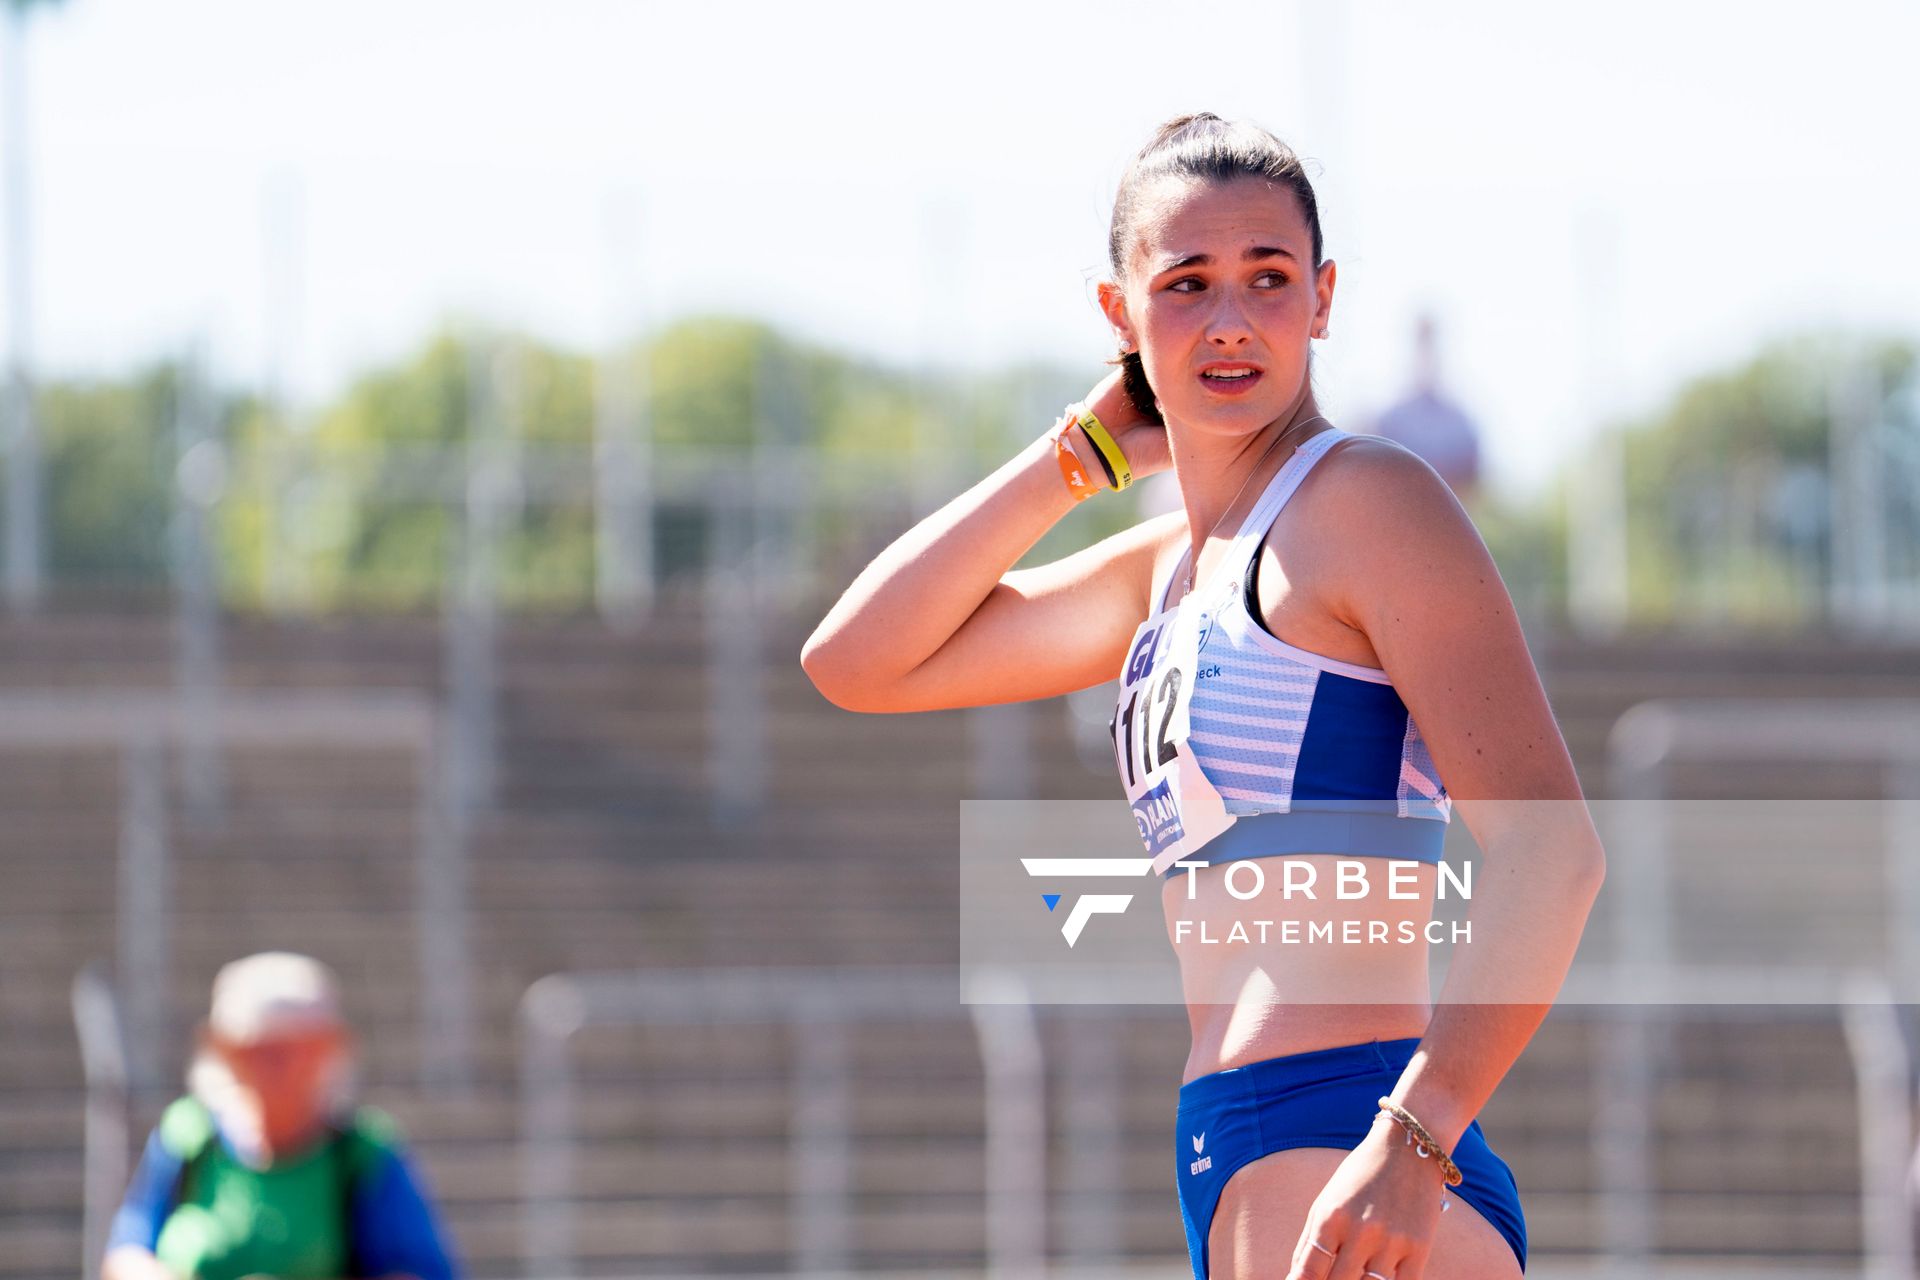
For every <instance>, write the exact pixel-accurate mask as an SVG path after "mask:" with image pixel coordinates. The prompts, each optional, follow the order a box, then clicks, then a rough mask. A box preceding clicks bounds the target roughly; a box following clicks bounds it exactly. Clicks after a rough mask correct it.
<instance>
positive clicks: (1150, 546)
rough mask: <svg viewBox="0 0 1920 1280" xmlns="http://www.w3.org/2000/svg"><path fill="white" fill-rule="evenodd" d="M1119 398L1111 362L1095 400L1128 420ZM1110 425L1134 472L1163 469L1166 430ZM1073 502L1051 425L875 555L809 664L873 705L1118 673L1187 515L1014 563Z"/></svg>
mask: <svg viewBox="0 0 1920 1280" xmlns="http://www.w3.org/2000/svg"><path fill="white" fill-rule="evenodd" d="M1103 393H1108V394H1103ZM1120 395H1121V393H1120V391H1119V373H1118V371H1116V372H1115V373H1114V374H1113V375H1112V376H1111V377H1109V378H1108V379H1107V380H1106V381H1105V382H1103V383H1102V384H1101V390H1100V391H1096V393H1095V396H1094V398H1093V406H1094V410H1095V412H1096V413H1099V414H1100V417H1101V420H1102V421H1103V422H1106V423H1108V424H1109V426H1110V427H1112V426H1113V424H1114V423H1115V422H1116V421H1124V420H1125V410H1124V408H1122V406H1121V401H1120V399H1119V397H1120ZM1110 415H1111V416H1110ZM1113 429H1114V434H1115V436H1116V437H1117V438H1118V440H1119V442H1120V445H1121V448H1122V449H1123V450H1124V451H1125V452H1126V455H1127V458H1128V460H1129V461H1130V462H1131V463H1132V464H1133V468H1134V474H1135V475H1136V476H1138V475H1146V474H1151V473H1152V472H1154V471H1157V470H1164V469H1165V468H1166V466H1167V454H1166V438H1165V434H1164V432H1161V431H1160V430H1159V429H1158V428H1156V427H1152V426H1149V425H1147V424H1145V423H1138V422H1131V423H1128V425H1127V426H1125V427H1124V428H1120V427H1114V428H1113ZM1074 435H1075V436H1076V437H1079V431H1078V429H1077V428H1076V429H1075V430H1074ZM1156 447H1157V452H1156ZM1087 456H1088V457H1089V458H1091V456H1092V454H1091V449H1090V447H1088V452H1087ZM1095 474H1098V472H1095ZM1110 500H1111V497H1110V495H1102V496H1101V497H1099V498H1095V499H1094V501H1096V502H1100V501H1110ZM1073 506H1074V499H1073V495H1072V494H1071V493H1070V492H1069V491H1068V489H1067V486H1066V484H1065V483H1064V482H1063V481H1062V480H1061V478H1060V472H1059V469H1058V467H1057V465H1056V464H1055V461H1054V456H1053V446H1052V444H1051V442H1050V441H1049V440H1048V439H1047V437H1046V435H1045V434H1043V435H1041V436H1040V437H1039V438H1037V439H1036V440H1034V442H1033V443H1032V444H1029V445H1028V446H1027V447H1026V448H1024V449H1022V450H1021V451H1020V452H1019V453H1018V454H1016V455H1015V456H1014V457H1013V458H1011V459H1009V460H1008V461H1007V462H1006V463H1004V464H1002V465H1001V466H1000V467H999V468H998V469H997V470H996V471H994V472H993V474H991V475H989V476H987V477H986V478H985V479H984V480H981V481H980V482H979V483H978V484H975V485H974V486H973V487H972V488H970V489H968V490H967V491H966V492H964V493H962V494H960V495H959V496H958V497H956V498H954V499H953V500H952V501H951V502H949V503H947V504H946V505H945V506H943V507H941V508H940V509H939V510H938V511H935V512H934V513H933V514H932V515H929V516H928V517H926V518H925V519H924V520H922V521H920V523H918V524H916V525H914V526H913V528H911V529H909V530H907V532H905V533H904V534H902V535H901V536H900V537H899V538H898V539H896V540H895V541H894V542H893V544H892V545H891V546H889V547H887V548H886V550H884V551H882V552H881V553H880V554H879V555H878V556H876V557H874V560H873V563H871V564H869V565H868V566H867V567H866V568H865V569H863V570H862V571H861V572H860V575H859V576H858V577H857V578H855V579H854V580H853V584H852V585H851V586H849V587H848V588H847V590H846V592H845V593H844V594H842V596H841V597H840V599H839V601H838V602H836V603H835V604H834V606H833V608H832V609H830V610H828V612H827V616H826V617H825V618H824V619H823V620H822V621H821V623H820V625H819V626H818V627H816V628H814V631H813V634H812V635H811V636H809V637H807V642H806V644H805V646H803V648H802V649H801V652H800V665H801V666H802V667H804V668H805V669H806V672H807V675H808V676H810V677H811V678H812V680H813V683H814V686H815V687H816V688H818V689H819V690H820V692H821V694H822V695H824V696H825V697H826V698H827V699H828V700H829V701H830V702H833V703H834V704H835V705H837V706H841V707H844V708H846V709H847V710H849V711H869V712H894V711H933V710H939V709H943V708H948V707H966V706H981V705H985V704H989V703H997V702H1022V701H1026V700H1029V699H1034V698H1048V697H1053V696H1055V695H1057V694H1062V693H1068V692H1071V691H1073V690H1075V689H1084V688H1087V687H1088V686H1090V685H1095V684H1099V683H1100V682H1101V681H1104V680H1110V679H1112V678H1113V677H1114V675H1115V674H1116V673H1117V672H1118V671H1119V670H1120V666H1121V663H1122V661H1123V659H1124V656H1125V653H1124V651H1125V649H1126V645H1127V642H1128V640H1130V639H1131V638H1132V635H1133V631H1134V628H1135V627H1137V626H1138V625H1139V623H1140V620H1141V619H1142V618H1144V617H1145V616H1146V609H1147V592H1148V579H1149V577H1150V575H1151V573H1152V567H1153V557H1154V555H1155V553H1156V552H1157V551H1158V550H1159V548H1160V547H1161V546H1163V545H1164V544H1165V542H1166V539H1167V538H1168V537H1169V536H1170V534H1171V532H1172V531H1173V530H1174V529H1175V528H1176V527H1177V526H1178V524H1179V521H1180V519H1181V513H1179V512H1172V513H1169V514H1168V515H1166V516H1160V517H1156V518H1154V519H1151V520H1147V521H1144V522H1142V523H1141V524H1139V525H1136V526H1134V527H1132V528H1130V529H1126V530H1123V531H1122V532H1120V533H1117V534H1114V535H1113V536H1112V537H1109V538H1106V539H1104V540H1102V541H1100V542H1098V543H1095V544H1094V545H1093V546H1091V547H1087V548H1086V549H1084V550H1082V551H1078V552H1075V553H1074V554H1072V555H1070V556H1067V557H1065V558H1063V559H1060V560H1056V561H1053V562H1052V563H1050V564H1045V565H1039V566H1036V567H1034V568H1031V569H1013V568H1012V566H1013V564H1014V563H1015V562H1017V561H1018V560H1019V559H1020V557H1021V556H1023V555H1025V554H1026V553H1027V552H1028V551H1029V550H1031V549H1032V548H1033V545H1034V544H1035V543H1037V542H1038V541H1039V540H1040V538H1041V536H1042V535H1043V534H1045V533H1046V532H1047V530H1049V529H1051V528H1052V527H1053V526H1054V524H1055V523H1057V522H1058V521H1059V519H1060V517H1061V516H1063V515H1065V514H1066V513H1067V512H1068V511H1069V510H1071V509H1072V508H1073Z"/></svg>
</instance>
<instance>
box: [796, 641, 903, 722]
mask: <svg viewBox="0 0 1920 1280" xmlns="http://www.w3.org/2000/svg"><path fill="white" fill-rule="evenodd" d="M800 669H801V670H802V671H804V672H806V673H807V679H809V680H811V681H812V682H813V687H814V688H815V689H816V690H817V691H818V692H819V694H820V696H821V697H823V698H825V699H826V700H827V701H828V702H831V703H832V704H833V705H834V706H836V707H839V708H840V709H841V710H842V711H880V710H884V708H882V707H879V706H876V705H875V704H874V701H873V697H872V691H871V690H868V689H864V688H863V687H862V685H861V682H860V681H859V680H858V679H856V678H854V676H853V674H852V672H851V671H850V669H849V668H848V665H847V664H846V663H845V662H843V661H839V660H836V659H835V657H834V656H833V653H832V651H831V650H830V649H829V648H828V646H827V645H826V644H825V643H824V642H823V641H822V640H821V639H820V633H819V632H818V631H816V632H814V633H813V634H812V635H810V636H808V637H807V642H806V643H805V644H804V645H802V646H800Z"/></svg>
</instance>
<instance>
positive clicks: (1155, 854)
mask: <svg viewBox="0 0 1920 1280" xmlns="http://www.w3.org/2000/svg"><path fill="white" fill-rule="evenodd" d="M1191 601H1193V597H1192V596H1188V597H1187V599H1186V601H1183V602H1182V604H1181V605H1180V606H1176V607H1174V608H1172V609H1166V610H1163V611H1161V612H1160V613H1157V614H1155V615H1154V616H1153V617H1151V618H1148V619H1147V620H1146V621H1145V622H1143V623H1141V624H1140V628H1139V630H1137V631H1135V632H1134V635H1133V643H1132V645H1130V646H1129V647H1128V649H1127V666H1126V670H1125V671H1124V672H1123V673H1122V678H1121V682H1120V701H1119V704H1118V705H1117V706H1116V707H1115V709H1114V715H1113V721H1112V723H1111V725H1110V726H1109V728H1110V729H1111V731H1112V734H1113V750H1114V759H1115V763H1117V764H1118V766H1119V769H1120V781H1121V784H1122V785H1123V786H1124V787H1125V788H1126V792H1127V803H1128V804H1130V805H1132V806H1133V820H1134V823H1135V825H1136V826H1138V827H1139V829H1140V840H1141V843H1143V844H1144V845H1145V846H1146V849H1147V853H1148V854H1150V855H1151V856H1152V858H1153V869H1154V871H1155V872H1164V871H1165V870H1166V869H1167V868H1168V867H1170V866H1172V865H1173V864H1174V863H1175V862H1176V861H1179V860H1180V859H1183V858H1186V857H1188V856H1190V855H1192V854H1193V853H1194V852H1195V851H1197V850H1198V849H1199V848H1200V847H1201V846H1202V845H1204V844H1206V843H1207V842H1208V841H1209V840H1211V839H1213V838H1214V837H1215V836H1217V835H1219V834H1220V833H1221V832H1222V831H1225V830H1226V829H1227V828H1228V827H1230V826H1232V825H1233V822H1234V815H1232V814H1230V813H1228V812H1227V809H1226V802H1225V801H1224V800H1223V799H1222V798H1221V796H1220V793H1219V792H1218V791H1216V790H1215V789H1214V786H1213V783H1212V782H1210V781H1209V780H1208V778H1207V775H1206V774H1205V773H1203V772H1202V771H1201V769H1200V764H1199V762H1198V761H1197V760H1195V759H1194V757H1193V751H1192V748H1191V747H1190V746H1189V745H1188V742H1187V737H1188V734H1189V732H1190V730H1191V722H1190V707H1191V704H1192V700H1193V682H1194V679H1195V674H1196V672H1197V671H1198V670H1199V656H1200V647H1201V645H1202V644H1203V643H1204V642H1205V638H1206V635H1207V632H1208V630H1209V629H1210V628H1211V627H1212V625H1213V617H1212V614H1211V613H1209V612H1206V611H1203V610H1201V609H1199V608H1198V607H1197V602H1194V604H1195V607H1192V608H1188V607H1185V606H1186V604H1187V603H1188V602H1191Z"/></svg>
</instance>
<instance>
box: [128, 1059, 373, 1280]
mask: <svg viewBox="0 0 1920 1280" xmlns="http://www.w3.org/2000/svg"><path fill="white" fill-rule="evenodd" d="M394 1140H395V1130H394V1128H393V1123H392V1121H391V1120H389V1119H388V1118H387V1117H386V1116H385V1115H383V1114H382V1113H380V1112H378V1111H375V1110H374V1109H372V1108H370V1107H362V1108H360V1109H359V1111H358V1112H356V1113H355V1115H354V1118H353V1123H352V1124H351V1125H350V1126H348V1127H346V1128H330V1129H329V1130H328V1134H327V1136H326V1137H324V1138H322V1139H320V1140H319V1141H316V1142H315V1143H313V1145H312V1146H310V1147H309V1148H308V1149H307V1150H305V1151H303V1152H301V1153H299V1154H298V1155H296V1156H294V1157H293V1158H292V1159H289V1160H284V1161H276V1162H275V1163H274V1164H272V1165H271V1166H269V1167H268V1168H265V1169H250V1168H248V1167H247V1166H246V1165H245V1164H242V1163H241V1162H240V1161H239V1160H238V1159H236V1158H235V1157H234V1155H233V1153H232V1152H231V1151H229V1150H227V1147H226V1144H225V1143H223V1142H221V1141H220V1139H219V1136H218V1133H217V1131H216V1129H215V1127H214V1122H213V1116H212V1114H211V1113H210V1112H209V1111H208V1110H207V1108H206V1107H205V1106H204V1105H203V1104H202V1103H201V1102H200V1101H199V1100H198V1099H196V1098H190V1097H189V1098H180V1099H178V1100H176V1101H175V1102H173V1103H171V1104H170V1105H169V1106H168V1107H167V1109H166V1112H165V1113H164V1114H163V1115H162V1116H161V1117H160V1141H161V1143H162V1145H163V1146H165V1147H166V1149H167V1150H168V1151H169V1152H171V1153H172V1154H174V1155H175V1156H178V1157H179V1158H180V1162H181V1164H180V1185H179V1188H178V1193H177V1194H176V1196H175V1198H174V1209H173V1211H172V1212H171V1213H169V1214H168V1215H167V1220H166V1222H165V1223H164V1224H163V1225H162V1226H161V1228H160V1239H159V1242H158V1243H157V1244H156V1246H155V1248H154V1254H155V1255H156V1256H157V1257H158V1258H159V1259H160V1261H162V1262H164V1263H166V1264H167V1265H168V1266H169V1267H171V1268H172V1269H173V1270H174V1271H176V1272H178V1273H179V1274H181V1275H186V1276H193V1277H196V1280H240V1278H241V1277H243V1276H251V1275H270V1276H277V1277H281V1280H336V1278H337V1277H340V1276H351V1275H354V1274H356V1272H355V1269H354V1260H353V1240H352V1226H353V1216H352V1197H353V1186H354V1181H355V1179H357V1178H358V1177H359V1176H360V1175H361V1174H362V1173H363V1172H364V1171H365V1170H366V1169H367V1168H368V1167H369V1166H370V1165H371V1164H372V1162H373V1160H374V1158H375V1157H377V1156H378V1155H379V1154H380V1152H381V1151H382V1150H385V1149H389V1148H391V1147H392V1146H393V1144H394Z"/></svg>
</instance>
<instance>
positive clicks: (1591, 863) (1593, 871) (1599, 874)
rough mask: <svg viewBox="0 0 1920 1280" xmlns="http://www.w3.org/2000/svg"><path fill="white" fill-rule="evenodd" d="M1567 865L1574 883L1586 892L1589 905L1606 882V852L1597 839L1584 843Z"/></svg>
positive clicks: (1598, 894)
mask: <svg viewBox="0 0 1920 1280" xmlns="http://www.w3.org/2000/svg"><path fill="white" fill-rule="evenodd" d="M1569 863H1570V865H1571V869H1572V875H1573V877H1574V879H1575V882H1576V883H1578V884H1579V885H1580V886H1581V887H1582V888H1583V889H1584V890H1585V891H1586V894H1587V901H1588V902H1589V903H1591V902H1592V901H1593V900H1594V899H1595V898H1597V897H1599V896H1600V886H1601V885H1603V884H1605V883H1606V882H1607V851H1606V849H1605V848H1604V847H1603V846H1602V845H1601V843H1600V840H1599V837H1597V836H1596V837H1595V838H1594V839H1592V840H1591V841H1587V842H1584V843H1583V847H1582V848H1581V849H1580V851H1579V852H1578V853H1576V854H1574V855H1573V856H1572V857H1571V858H1570V859H1569Z"/></svg>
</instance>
